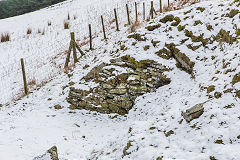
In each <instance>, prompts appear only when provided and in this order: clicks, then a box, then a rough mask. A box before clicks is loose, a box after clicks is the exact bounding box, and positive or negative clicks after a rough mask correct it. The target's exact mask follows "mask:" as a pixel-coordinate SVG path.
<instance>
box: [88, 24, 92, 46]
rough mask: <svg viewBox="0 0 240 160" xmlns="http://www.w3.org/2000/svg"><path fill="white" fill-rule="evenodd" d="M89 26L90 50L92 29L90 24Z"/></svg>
mask: <svg viewBox="0 0 240 160" xmlns="http://www.w3.org/2000/svg"><path fill="white" fill-rule="evenodd" d="M88 26H89V38H90V50H92V49H93V48H92V29H91V24H89V25H88Z"/></svg>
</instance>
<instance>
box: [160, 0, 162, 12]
mask: <svg viewBox="0 0 240 160" xmlns="http://www.w3.org/2000/svg"><path fill="white" fill-rule="evenodd" d="M160 13H162V0H160Z"/></svg>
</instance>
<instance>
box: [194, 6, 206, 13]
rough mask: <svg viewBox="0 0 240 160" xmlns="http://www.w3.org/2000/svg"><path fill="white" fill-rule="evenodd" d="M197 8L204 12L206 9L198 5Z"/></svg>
mask: <svg viewBox="0 0 240 160" xmlns="http://www.w3.org/2000/svg"><path fill="white" fill-rule="evenodd" d="M196 10H199V11H201V12H203V11H205V8H203V7H197V9H196Z"/></svg>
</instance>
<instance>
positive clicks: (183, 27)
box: [177, 25, 186, 32]
mask: <svg viewBox="0 0 240 160" xmlns="http://www.w3.org/2000/svg"><path fill="white" fill-rule="evenodd" d="M185 27H186V25H184V26H181V25H179V26H178V27H177V29H178V31H179V32H181V31H183V30H184V29H185Z"/></svg>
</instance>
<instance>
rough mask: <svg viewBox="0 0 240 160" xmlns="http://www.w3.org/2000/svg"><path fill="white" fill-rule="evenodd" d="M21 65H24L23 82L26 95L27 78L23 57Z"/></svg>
mask: <svg viewBox="0 0 240 160" xmlns="http://www.w3.org/2000/svg"><path fill="white" fill-rule="evenodd" d="M21 66H22V75H23V83H24V92H25V95H27V94H28V89H27V79H26V72H25V67H24V61H23V58H21Z"/></svg>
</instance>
